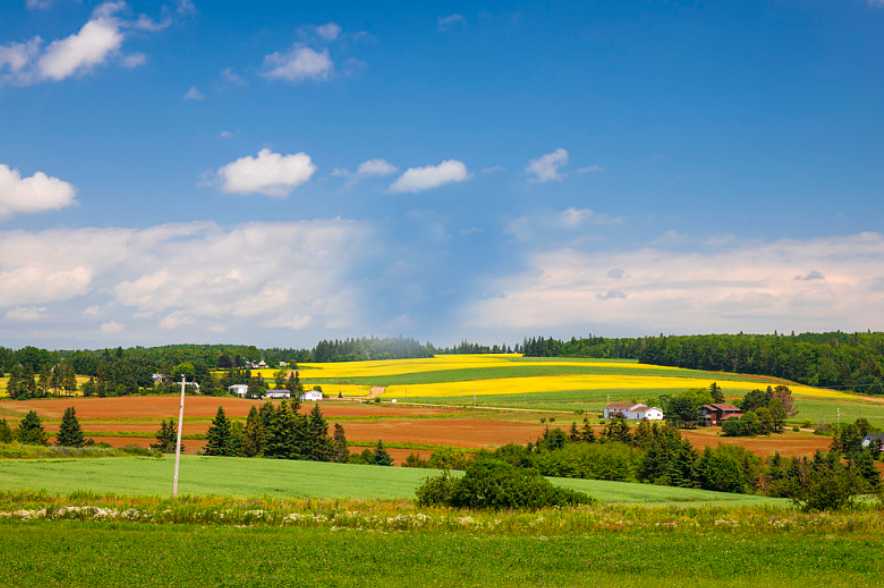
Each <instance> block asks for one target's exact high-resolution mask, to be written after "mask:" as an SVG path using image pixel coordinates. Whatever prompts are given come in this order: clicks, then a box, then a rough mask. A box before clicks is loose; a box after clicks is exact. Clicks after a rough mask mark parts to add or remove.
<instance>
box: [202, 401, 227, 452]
mask: <svg viewBox="0 0 884 588" xmlns="http://www.w3.org/2000/svg"><path fill="white" fill-rule="evenodd" d="M230 440H231V433H230V421H229V420H227V415H225V414H224V407H223V406H219V407H218V412H217V413H216V414H215V418H214V419H212V424H211V425H210V426H209V430H208V431H207V432H206V444H205V445H204V446H203V453H205V454H206V455H230Z"/></svg>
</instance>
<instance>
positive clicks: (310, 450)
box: [304, 403, 334, 461]
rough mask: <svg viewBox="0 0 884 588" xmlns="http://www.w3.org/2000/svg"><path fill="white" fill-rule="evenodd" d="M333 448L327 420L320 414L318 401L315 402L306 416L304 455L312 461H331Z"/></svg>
mask: <svg viewBox="0 0 884 588" xmlns="http://www.w3.org/2000/svg"><path fill="white" fill-rule="evenodd" d="M333 450H334V448H333V446H332V440H331V439H330V438H329V436H328V422H327V421H326V420H325V417H323V416H322V410H320V408H319V403H316V404H314V405H313V410H311V411H310V417H309V418H308V423H307V447H306V448H305V451H304V453H305V457H306V458H307V459H309V460H312V461H331V460H332V454H333Z"/></svg>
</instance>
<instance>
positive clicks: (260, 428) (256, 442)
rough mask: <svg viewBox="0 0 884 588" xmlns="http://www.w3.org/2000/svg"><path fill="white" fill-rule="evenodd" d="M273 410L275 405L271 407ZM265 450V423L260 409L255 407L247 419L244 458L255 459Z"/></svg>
mask: <svg viewBox="0 0 884 588" xmlns="http://www.w3.org/2000/svg"><path fill="white" fill-rule="evenodd" d="M270 407H271V409H272V408H273V405H272V404H271V405H270ZM263 450H264V423H263V422H262V420H261V415H259V414H258V409H256V408H255V407H254V406H253V407H252V408H251V409H250V410H249V416H248V417H247V418H246V428H245V430H244V431H243V439H242V454H243V456H244V457H255V456H256V455H259V454H260V453H261V452H262V451H263Z"/></svg>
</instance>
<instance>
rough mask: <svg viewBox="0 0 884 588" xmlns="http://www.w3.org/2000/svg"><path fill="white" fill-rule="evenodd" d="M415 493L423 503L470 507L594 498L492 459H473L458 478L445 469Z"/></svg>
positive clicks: (537, 504)
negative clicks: (473, 461) (451, 475)
mask: <svg viewBox="0 0 884 588" xmlns="http://www.w3.org/2000/svg"><path fill="white" fill-rule="evenodd" d="M417 493H418V501H419V502H420V503H421V504H422V505H424V506H432V505H442V506H453V507H457V508H472V509H497V510H499V509H507V508H513V509H530V510H537V509H539V508H546V507H552V506H569V505H576V504H589V503H592V502H593V499H592V498H590V497H589V496H588V495H587V494H585V493H583V492H577V491H575V490H569V489H567V488H557V487H556V486H553V485H552V483H551V482H550V481H549V480H547V479H546V478H544V477H543V476H541V475H540V474H538V473H537V472H536V471H533V470H528V471H526V470H522V469H519V468H515V467H513V466H511V465H510V464H508V463H505V462H502V461H497V460H493V459H483V460H479V461H477V462H475V463H474V464H472V465H471V466H470V467H468V468H467V471H466V473H465V474H464V476H463V477H462V478H460V479H458V480H452V479H451V477H450V475H449V474H448V472H444V473H443V474H442V476H438V477H436V478H430V479H429V480H427V481H426V482H424V484H423V485H422V486H421V487H420V488H419V489H418V491H417Z"/></svg>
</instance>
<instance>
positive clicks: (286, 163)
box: [217, 149, 316, 198]
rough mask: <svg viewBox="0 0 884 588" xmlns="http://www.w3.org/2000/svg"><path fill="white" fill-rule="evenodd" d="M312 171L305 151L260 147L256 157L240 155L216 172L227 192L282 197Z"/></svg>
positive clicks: (312, 167)
mask: <svg viewBox="0 0 884 588" xmlns="http://www.w3.org/2000/svg"><path fill="white" fill-rule="evenodd" d="M315 172H316V166H315V165H314V164H313V161H312V160H311V159H310V156H309V155H307V154H306V153H303V152H302V153H295V154H293V155H282V154H280V153H273V152H271V151H270V150H269V149H262V150H261V151H259V152H258V155H257V156H256V157H251V156H246V157H241V158H240V159H237V160H236V161H233V162H231V163H228V164H227V165H225V166H223V167H221V168H220V169H219V170H218V173H217V176H218V180H219V181H220V182H221V189H222V190H223V191H224V192H225V193H227V194H264V195H267V196H274V197H277V198H285V197H286V196H288V195H289V194H291V193H292V191H293V190H294V189H295V188H297V187H298V186H300V185H301V184H303V183H305V182H306V181H307V180H309V179H310V177H311V176H313V174H314V173H315Z"/></svg>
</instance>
